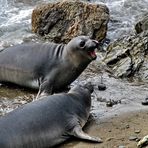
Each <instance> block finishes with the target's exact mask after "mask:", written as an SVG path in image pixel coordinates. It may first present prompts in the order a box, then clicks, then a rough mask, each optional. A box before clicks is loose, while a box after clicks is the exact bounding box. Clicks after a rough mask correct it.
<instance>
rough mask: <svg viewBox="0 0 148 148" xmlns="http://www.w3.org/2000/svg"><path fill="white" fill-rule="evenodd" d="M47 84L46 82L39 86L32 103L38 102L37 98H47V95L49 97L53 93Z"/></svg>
mask: <svg viewBox="0 0 148 148" xmlns="http://www.w3.org/2000/svg"><path fill="white" fill-rule="evenodd" d="M48 83H49V82H48V81H45V82H44V83H42V84H41V85H40V87H39V91H38V94H37V96H36V98H35V99H34V100H33V101H35V100H38V98H42V97H47V96H48V95H51V94H52V93H53V89H52V88H53V87H52V85H49V84H48Z"/></svg>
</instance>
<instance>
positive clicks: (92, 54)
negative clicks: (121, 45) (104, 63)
mask: <svg viewBox="0 0 148 148" xmlns="http://www.w3.org/2000/svg"><path fill="white" fill-rule="evenodd" d="M87 53H88V55H89V56H90V57H91V59H92V60H95V59H96V58H97V55H96V52H95V49H94V48H92V49H89V50H88V51H87Z"/></svg>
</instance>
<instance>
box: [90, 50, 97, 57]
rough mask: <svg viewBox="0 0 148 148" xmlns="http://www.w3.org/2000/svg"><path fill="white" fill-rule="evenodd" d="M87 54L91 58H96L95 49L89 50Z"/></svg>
mask: <svg viewBox="0 0 148 148" xmlns="http://www.w3.org/2000/svg"><path fill="white" fill-rule="evenodd" d="M89 55H90V56H91V57H92V58H96V57H97V55H96V53H95V51H91V52H89Z"/></svg>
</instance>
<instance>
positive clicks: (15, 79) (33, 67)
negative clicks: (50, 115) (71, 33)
mask: <svg viewBox="0 0 148 148" xmlns="http://www.w3.org/2000/svg"><path fill="white" fill-rule="evenodd" d="M98 45H99V44H98V42H97V41H96V40H92V39H90V38H89V37H88V36H78V37H75V38H73V39H72V40H71V41H70V42H69V43H68V44H66V45H64V44H55V43H28V44H21V45H17V46H13V47H9V48H6V49H4V50H3V51H1V52H0V82H11V83H15V84H17V85H20V86H25V87H29V88H35V89H38V88H39V92H38V96H39V95H49V94H52V93H53V92H56V91H57V90H60V89H63V88H65V87H67V86H68V85H69V84H71V83H72V82H73V81H74V80H75V79H76V78H77V77H78V76H79V75H80V74H81V73H82V71H83V70H84V69H85V68H86V67H87V65H88V64H89V63H90V62H91V61H92V60H95V59H96V54H95V51H94V50H95V49H96V48H97V47H98Z"/></svg>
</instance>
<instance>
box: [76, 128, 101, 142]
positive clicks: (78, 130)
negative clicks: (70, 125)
mask: <svg viewBox="0 0 148 148" xmlns="http://www.w3.org/2000/svg"><path fill="white" fill-rule="evenodd" d="M73 136H75V137H77V138H81V139H84V140H89V141H93V142H98V143H102V142H103V141H102V140H101V139H100V138H97V137H91V136H89V135H88V134H87V133H84V132H83V131H82V128H81V127H80V126H76V127H75V128H74V129H73Z"/></svg>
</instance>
